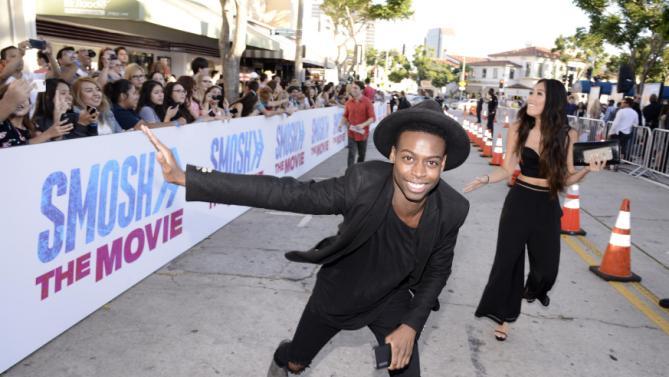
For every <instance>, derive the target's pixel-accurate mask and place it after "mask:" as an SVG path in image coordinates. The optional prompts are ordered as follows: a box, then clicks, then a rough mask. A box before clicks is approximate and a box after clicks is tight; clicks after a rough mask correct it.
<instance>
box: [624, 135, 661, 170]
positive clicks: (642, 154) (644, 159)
mask: <svg viewBox="0 0 669 377" xmlns="http://www.w3.org/2000/svg"><path fill="white" fill-rule="evenodd" d="M652 143H653V135H652V133H651V130H650V128H648V127H642V126H634V127H632V132H631V133H630V138H629V140H628V141H627V146H626V147H625V148H624V150H622V154H623V155H622V158H621V159H622V160H623V161H624V162H626V163H628V164H630V165H634V166H636V168H634V169H633V170H632V171H631V172H629V173H628V174H630V175H635V176H639V175H642V174H644V173H645V172H646V171H647V170H648V158H649V157H650V150H651V145H652Z"/></svg>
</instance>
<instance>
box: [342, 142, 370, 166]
mask: <svg viewBox="0 0 669 377" xmlns="http://www.w3.org/2000/svg"><path fill="white" fill-rule="evenodd" d="M356 149H357V151H358V162H363V161H365V153H366V152H367V140H363V141H355V139H353V138H351V137H349V138H348V165H346V166H351V165H353V161H355V151H356Z"/></svg>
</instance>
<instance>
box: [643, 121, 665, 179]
mask: <svg viewBox="0 0 669 377" xmlns="http://www.w3.org/2000/svg"><path fill="white" fill-rule="evenodd" d="M646 168H648V170H650V171H652V172H654V173H657V174H660V175H663V176H665V177H669V130H665V129H660V128H656V129H654V130H653V134H652V145H651V147H650V148H649V153H648V158H647V160H646Z"/></svg>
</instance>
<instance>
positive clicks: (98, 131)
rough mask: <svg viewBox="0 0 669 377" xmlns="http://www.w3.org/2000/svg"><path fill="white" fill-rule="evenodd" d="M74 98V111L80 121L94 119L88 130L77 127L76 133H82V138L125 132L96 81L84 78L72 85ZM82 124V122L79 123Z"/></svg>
mask: <svg viewBox="0 0 669 377" xmlns="http://www.w3.org/2000/svg"><path fill="white" fill-rule="evenodd" d="M72 94H73V95H72V97H73V100H74V106H73V110H74V112H76V113H78V114H79V119H80V120H81V119H86V118H88V117H90V118H91V119H92V121H91V123H90V126H89V127H87V129H82V128H81V127H79V126H80V125H78V126H76V127H75V130H74V132H79V133H82V134H81V135H80V136H93V135H108V134H113V133H118V132H123V129H122V128H121V126H119V124H118V122H116V119H115V118H114V114H113V113H112V112H111V110H110V109H109V103H108V102H107V99H106V98H105V97H104V95H103V94H102V88H101V87H100V84H98V82H97V81H96V80H95V79H92V78H88V77H82V78H79V79H77V81H75V82H74V85H72ZM79 123H81V121H80V122H79Z"/></svg>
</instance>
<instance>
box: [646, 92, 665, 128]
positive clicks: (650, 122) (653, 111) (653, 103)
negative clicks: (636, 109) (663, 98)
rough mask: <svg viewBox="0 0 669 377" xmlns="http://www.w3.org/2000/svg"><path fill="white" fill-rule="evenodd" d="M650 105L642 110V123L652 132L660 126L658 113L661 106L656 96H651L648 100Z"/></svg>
mask: <svg viewBox="0 0 669 377" xmlns="http://www.w3.org/2000/svg"><path fill="white" fill-rule="evenodd" d="M649 101H650V103H649V104H648V105H646V106H645V107H644V108H643V117H644V119H645V120H646V123H644V124H645V125H646V126H647V127H649V128H650V129H651V130H654V129H656V128H657V127H658V125H659V124H660V112H661V111H662V105H660V103H659V102H658V101H657V95H655V94H653V95H651V96H650V98H649Z"/></svg>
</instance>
